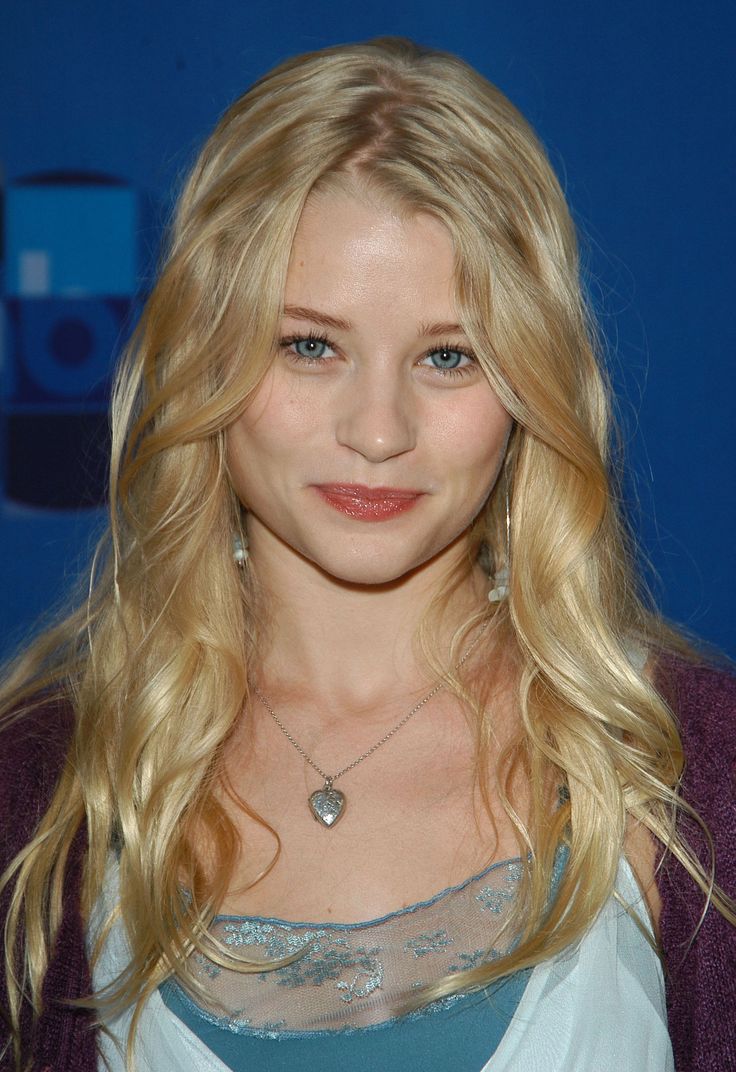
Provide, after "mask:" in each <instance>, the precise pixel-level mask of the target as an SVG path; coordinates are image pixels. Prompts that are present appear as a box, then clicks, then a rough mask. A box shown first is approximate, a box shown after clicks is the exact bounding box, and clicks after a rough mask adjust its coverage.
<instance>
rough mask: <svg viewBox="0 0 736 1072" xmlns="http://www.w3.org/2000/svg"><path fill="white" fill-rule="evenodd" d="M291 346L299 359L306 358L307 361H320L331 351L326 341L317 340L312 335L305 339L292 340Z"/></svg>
mask: <svg viewBox="0 0 736 1072" xmlns="http://www.w3.org/2000/svg"><path fill="white" fill-rule="evenodd" d="M289 345H290V346H291V347H292V348H293V352H294V353H295V354H297V356H298V357H305V358H307V360H309V359H310V358H313V359H315V360H319V358H320V357H324V356H325V354H326V353H327V351H328V350H330V349H331V347H330V345H329V343H328V342H327V340H326V339H317V338H315V337H314V336H311V335H309V336H307V337H306V338H303V339H291V341H290V343H289Z"/></svg>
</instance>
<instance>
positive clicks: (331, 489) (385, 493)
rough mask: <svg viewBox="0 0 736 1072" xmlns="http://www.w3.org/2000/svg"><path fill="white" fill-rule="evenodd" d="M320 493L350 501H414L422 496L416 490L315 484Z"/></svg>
mask: <svg viewBox="0 0 736 1072" xmlns="http://www.w3.org/2000/svg"><path fill="white" fill-rule="evenodd" d="M316 486H317V487H318V488H319V489H320V491H326V492H328V493H329V494H330V495H345V496H348V497H350V498H352V499H368V500H380V499H415V498H416V497H417V495H422V494H423V493H422V492H421V491H418V490H417V489H416V488H387V487H376V488H373V487H368V485H367V484H317V485H316Z"/></svg>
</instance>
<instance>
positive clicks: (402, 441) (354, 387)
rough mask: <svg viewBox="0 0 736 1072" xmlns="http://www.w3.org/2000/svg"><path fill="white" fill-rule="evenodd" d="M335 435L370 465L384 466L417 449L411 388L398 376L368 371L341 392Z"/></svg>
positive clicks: (341, 442) (378, 371) (379, 371)
mask: <svg viewBox="0 0 736 1072" xmlns="http://www.w3.org/2000/svg"><path fill="white" fill-rule="evenodd" d="M335 435H336V438H337V441H338V443H340V445H341V446H344V447H348V448H349V449H350V450H354V451H355V452H356V453H358V454H361V455H362V456H363V457H364V458H365V459H366V460H367V461H369V462H374V463H377V462H383V461H387V460H388V459H389V458H395V457H397V456H398V455H399V454H405V453H406V452H407V451H410V450H413V449H414V447H415V446H416V422H415V419H414V412H413V401H412V395H411V387H410V385H409V384H407V383H405V382H403V380H402V378H401V377H400V376H396V377H394V376H392V375H390V374H388V373H387V372H386V370H385V369H383V370H376V369H374V370H370V371H367V372H366V373H365V374H364V375H360V376H358V377H356V379H355V380H354V381H352V382H350V383H346V384H345V385H344V388H343V393H342V397H341V399H340V403H339V409H338V413H337V419H336V425H335Z"/></svg>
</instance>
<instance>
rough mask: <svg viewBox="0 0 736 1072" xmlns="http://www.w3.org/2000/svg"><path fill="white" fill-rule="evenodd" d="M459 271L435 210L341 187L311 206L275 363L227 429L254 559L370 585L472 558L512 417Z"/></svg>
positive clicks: (291, 272) (300, 233)
mask: <svg viewBox="0 0 736 1072" xmlns="http://www.w3.org/2000/svg"><path fill="white" fill-rule="evenodd" d="M453 273H454V253H453V246H452V242H451V239H450V235H449V232H448V231H447V230H446V228H445V227H444V225H443V224H441V223H440V222H439V221H438V220H436V219H435V218H434V217H433V216H430V215H426V214H420V215H414V216H406V215H401V214H399V213H398V212H397V211H396V210H395V209H393V208H392V207H391V206H390V205H388V204H386V203H376V202H375V201H372V200H368V199H367V197H366V196H365V195H362V194H360V193H359V192H357V191H356V192H355V193H351V192H348V191H346V190H342V189H332V190H329V191H326V192H322V193H319V194H317V195H313V197H312V198H310V199H309V200H308V201H307V204H306V206H305V208H304V211H303V213H302V217H301V221H300V223H299V227H298V229H297V233H296V236H295V240H294V245H293V249H292V253H291V259H290V263H289V269H288V276H287V281H286V290H285V300H284V311H283V318H282V323H281V330H280V339H279V347H278V353H277V355H276V358H275V360H274V362H273V365H272V367H271V368H270V370H269V372H268V374H267V375H266V377H265V379H264V381H263V382H262V384H261V386H260V387H259V389H258V391H257V393H256V394H255V396H254V397H253V399H252V400H251V401H250V403H249V405H248V407H247V409H246V410H245V412H244V413H243V414H242V416H241V417H240V418H239V419H238V420H237V421H236V422H235V423H234V424H233V425H232V426H231V428H230V429H229V432H228V456H229V466H230V472H231V478H232V481H233V485H234V487H235V490H236V491H237V493H238V495H239V497H240V499H241V501H242V502H243V504H244V505H245V506H246V507H247V510H248V516H247V525H248V538H249V542H250V551H251V556H252V559H253V561H254V563H256V564H258V563H260V562H264V563H266V564H267V563H268V561H269V560H271V561H276V560H277V559H278V560H280V561H282V562H287V563H291V565H292V566H293V568H294V569H297V570H298V569H304V568H314V566H317V567H318V568H319V569H320V570H322V571H323V572H324V573H326V574H328V575H329V576H331V577H333V578H335V579H337V580H339V581H341V582H349V583H353V584H369V585H370V584H382V583H387V582H393V581H397V580H399V579H400V578H403V577H404V576H405V575H407V574H410V573H412V571H416V570H418V569H419V568H420V567H422V568H425V569H430V570H435V569H438V570H439V569H443V568H444V567H446V566H448V565H450V564H451V562H452V560H453V557H455V558H457V557H459V556H460V555H462V554H463V552H464V546H463V545H464V539H465V536H466V534H467V531H468V528H469V526H470V524H471V522H472V521H473V519H474V518H475V517H476V515H477V514H478V512H479V511H480V510H481V508H482V506H483V504H484V503H485V501H486V499H487V497H488V495H489V493H490V491H491V489H492V487H493V484H494V482H495V480H496V476H497V474H498V470H499V467H500V464H501V461H502V459H503V452H504V449H505V446H506V442H507V439H508V434H509V431H510V427H511V419H510V418H509V416H508V414H507V413H506V411H505V410H504V409H503V407H502V406H501V404H500V402H499V401H498V399H497V398H496V396H495V394H494V393H493V391H492V389H491V387H490V385H489V383H488V381H487V379H486V378H485V376H484V374H483V372H482V371H481V369H480V367H479V366H478V364H477V363H476V361H475V358H474V357H473V354H472V351H471V349H470V346H469V344H468V340H467V338H466V337H465V335H464V334H463V331H462V329H461V327H460V325H459V324H458V323H457V314H456V311H455V308H454V301H453Z"/></svg>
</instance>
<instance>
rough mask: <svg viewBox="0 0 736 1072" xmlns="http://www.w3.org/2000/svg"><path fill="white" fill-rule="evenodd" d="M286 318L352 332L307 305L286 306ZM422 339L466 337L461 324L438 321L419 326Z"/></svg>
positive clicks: (345, 322) (338, 320)
mask: <svg viewBox="0 0 736 1072" xmlns="http://www.w3.org/2000/svg"><path fill="white" fill-rule="evenodd" d="M284 316H289V317H291V318H292V319H293V320H309V321H311V323H313V324H320V325H321V326H322V327H326V328H334V329H335V330H336V331H350V328H351V324H350V321H349V320H343V319H342V318H341V317H337V316H330V315H329V313H323V312H320V310H319V309H309V308H308V307H307V306H305V305H286V306H284ZM417 334H418V335H419V337H420V338H425V337H426V336H435V335H464V334H465V332H464V330H463V328H462V326H461V325H460V324H456V323H453V322H452V321H445V320H438V321H435V322H433V323H425V322H424V321H423V322H422V323H421V324H420V325H419V331H418V333H417Z"/></svg>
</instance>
